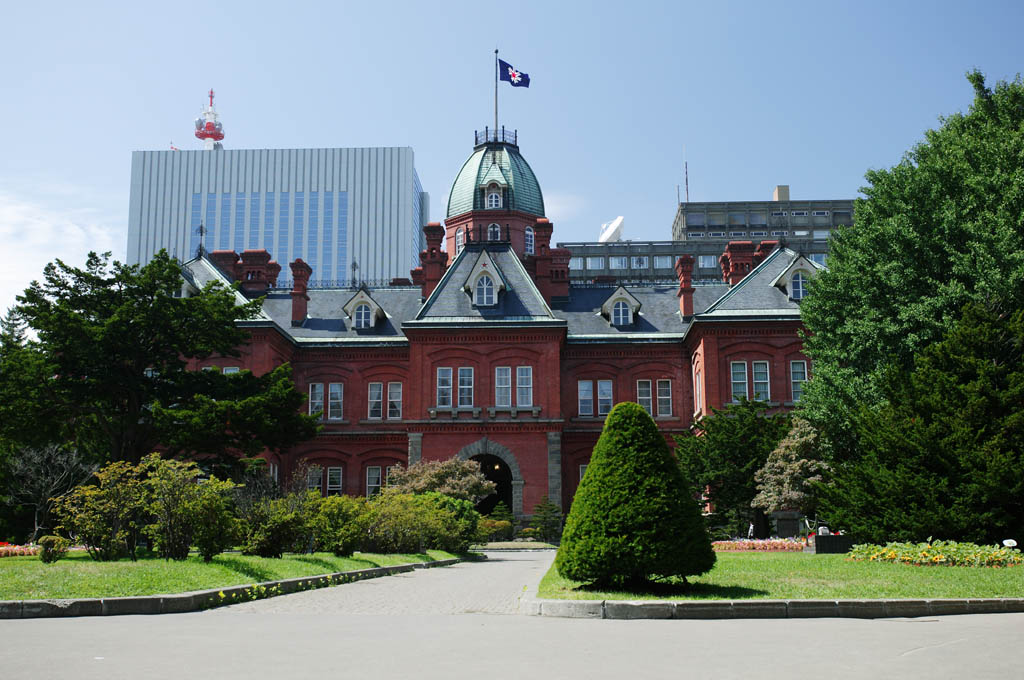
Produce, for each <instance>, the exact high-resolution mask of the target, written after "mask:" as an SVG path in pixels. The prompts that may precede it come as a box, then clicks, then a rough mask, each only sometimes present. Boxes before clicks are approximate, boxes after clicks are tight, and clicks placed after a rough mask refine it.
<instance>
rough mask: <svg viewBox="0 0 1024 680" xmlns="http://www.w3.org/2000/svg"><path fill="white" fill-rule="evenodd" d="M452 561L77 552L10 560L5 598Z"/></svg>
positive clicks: (3, 565)
mask: <svg viewBox="0 0 1024 680" xmlns="http://www.w3.org/2000/svg"><path fill="white" fill-rule="evenodd" d="M452 557H455V555H452V554H450V553H446V552H443V551H440V550H428V551H427V552H426V553H417V554H392V555H376V554H369V553H355V554H354V555H353V556H352V557H335V556H334V555H333V554H331V553H314V554H312V555H299V554H286V555H285V556H284V557H282V558H281V559H273V558H267V557H254V556H250V555H236V554H223V555H218V556H217V557H215V558H213V561H212V562H210V563H205V562H203V560H202V558H201V557H199V556H197V555H193V556H190V557H189V558H188V559H187V560H184V561H181V562H176V561H172V560H162V559H159V558H143V559H139V560H138V561H137V562H132V561H130V560H120V561H117V562H96V561H94V560H92V559H91V558H90V557H89V556H88V555H87V554H86V553H84V552H77V551H76V552H73V553H69V554H68V556H67V557H65V558H64V559H62V560H61V561H59V562H56V563H54V564H43V563H42V561H41V560H40V559H39V558H38V557H5V558H4V559H3V560H0V600H41V599H51V598H56V599H61V598H68V599H70V598H86V597H125V596H131V595H158V594H159V595H169V594H173V593H185V592H189V591H193V590H206V589H209V588H225V587H228V586H236V585H247V584H250V583H258V582H261V581H275V580H280V579H288V578H298V577H301V576H318V575H320V574H327V573H332V572H339V571H353V570H356V569H369V568H371V567H391V566H396V565H399V564H409V563H412V562H433V561H436V560H444V559H450V558H452Z"/></svg>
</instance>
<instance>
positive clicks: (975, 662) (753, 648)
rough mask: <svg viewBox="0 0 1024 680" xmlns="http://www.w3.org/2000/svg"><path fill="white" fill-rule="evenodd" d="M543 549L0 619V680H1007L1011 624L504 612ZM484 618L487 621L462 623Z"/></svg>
mask: <svg viewBox="0 0 1024 680" xmlns="http://www.w3.org/2000/svg"><path fill="white" fill-rule="evenodd" d="M552 557H553V555H552V554H551V553H546V554H539V555H537V554H533V555H530V554H527V555H522V554H513V553H500V554H495V555H494V559H493V560H492V561H489V562H480V563H470V564H463V565H458V566H456V567H449V568H443V569H428V570H423V571H417V572H414V573H412V574H403V575H400V576H393V577H387V578H381V579H375V580H373V581H363V582H358V583H351V584H346V585H342V586H339V587H336V588H329V589H324V590H316V591H310V592H304V593H297V594H295V595H288V596H284V597H281V598H276V599H270V600H263V601H260V602H254V603H248V604H244V605H236V606H234V607H228V608H224V609H218V610H214V611H208V612H196V613H189V614H169V615H163V616H110V617H87V618H77V619H26V620H8V621H0V677H2V678H4V680H6V679H8V678H11V679H16V680H20V679H21V678H46V679H50V678H53V679H54V680H60V679H63V678H68V679H69V680H93V679H95V680H114V679H118V678H146V679H147V680H158V679H162V678H174V679H175V680H180V679H181V678H218V680H229V679H231V678H244V679H245V680H264V679H265V680H281V679H282V678H314V677H316V678H320V677H323V678H330V677H353V678H373V679H374V680H377V679H389V678H396V679H397V678H401V679H402V680H408V679H409V678H416V679H417V680H432V679H434V678H437V679H442V678H443V679H446V680H450V679H453V678H472V679H474V680H478V679H479V678H482V677H486V678H490V679H492V680H505V679H506V678H586V679H587V680H603V679H605V678H608V679H610V680H611V679H614V680H624V679H625V680H633V679H634V678H640V679H646V678H652V679H658V680H663V679H665V678H679V679H687V680H689V679H691V678H709V679H710V678H714V679H716V680H722V679H730V678H744V679H748V678H772V679H778V680H794V679H799V678H827V679H829V680H832V679H838V680H845V679H846V678H851V679H852V678H864V677H870V678H874V679H876V680H877V679H879V678H882V679H886V678H909V677H927V678H938V679H943V678H958V679H963V678H970V679H971V680H974V679H985V678H1000V679H1005V678H1019V677H1022V676H1024V657H1022V655H1021V652H1020V641H1021V640H1022V639H1024V614H991V615H964V616H938V617H924V618H918V619H880V620H861V619H771V620H756V619H747V620H719V621H679V620H676V621H651V620H647V621H611V620H583V619H558V618H546V617H536V616H515V615H508V614H509V613H511V612H512V611H513V610H514V606H513V603H514V602H515V601H516V600H517V599H518V597H519V596H520V594H521V592H522V590H523V586H524V585H527V584H530V585H532V583H531V581H535V580H536V579H539V578H540V576H541V575H542V574H543V572H544V570H545V569H546V568H547V565H548V564H549V562H550V560H551V559H552ZM475 611H487V612H492V613H487V614H479V613H461V612H475Z"/></svg>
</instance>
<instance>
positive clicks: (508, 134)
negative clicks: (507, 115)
mask: <svg viewBox="0 0 1024 680" xmlns="http://www.w3.org/2000/svg"><path fill="white" fill-rule="evenodd" d="M518 139H519V130H506V129H505V126H504V125H502V126H501V129H500V130H495V129H494V128H488V127H485V128H484V131H483V132H480V131H479V130H474V131H473V146H478V145H480V144H487V143H488V142H499V143H502V144H511V145H512V146H519V141H518Z"/></svg>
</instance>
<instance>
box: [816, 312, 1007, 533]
mask: <svg viewBox="0 0 1024 680" xmlns="http://www.w3.org/2000/svg"><path fill="white" fill-rule="evenodd" d="M883 396H884V397H885V402H884V404H883V405H882V406H872V405H864V406H861V408H860V409H859V411H858V413H857V414H856V415H855V417H854V418H853V421H854V424H855V431H856V433H857V435H858V439H859V441H860V443H861V447H862V453H861V455H860V456H859V457H857V458H856V459H852V460H848V461H841V462H839V463H838V466H837V467H836V468H835V469H834V470H833V478H834V485H832V486H829V487H820V492H821V494H822V507H821V509H820V513H821V515H822V516H823V517H825V518H826V520H827V521H828V522H829V526H832V527H836V528H843V529H846V530H847V531H849V532H851V533H853V534H854V535H855V536H856V537H857V538H859V539H861V540H868V541H874V542H884V541H888V540H908V541H920V540H924V539H926V538H927V537H929V536H934V537H936V538H943V539H957V540H967V541H975V542H992V541H999V540H1002V539H1005V538H1011V537H1012V538H1016V539H1017V540H1018V541H1022V540H1024V535H1022V533H1021V532H1022V527H1024V310H1021V309H1020V308H1015V309H1014V310H1013V311H1002V310H1001V308H1000V307H999V306H997V305H994V304H981V303H972V304H970V305H968V306H967V307H966V308H965V309H964V312H963V318H962V319H961V320H960V321H959V322H958V323H957V324H956V325H955V326H954V327H953V328H952V329H950V330H949V332H947V333H946V335H945V337H944V338H943V339H942V340H941V341H939V342H936V343H934V344H932V345H930V346H928V347H927V348H925V349H923V350H922V351H921V352H920V353H919V354H918V356H917V358H916V360H915V363H914V368H913V370H912V371H911V372H909V373H907V372H903V371H897V370H893V371H891V372H890V373H889V374H888V376H887V377H886V380H885V382H884V385H883Z"/></svg>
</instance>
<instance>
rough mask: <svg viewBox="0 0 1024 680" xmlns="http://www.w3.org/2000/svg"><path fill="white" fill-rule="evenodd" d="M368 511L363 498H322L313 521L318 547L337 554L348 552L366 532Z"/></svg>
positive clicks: (352, 550) (347, 553)
mask: <svg viewBox="0 0 1024 680" xmlns="http://www.w3.org/2000/svg"><path fill="white" fill-rule="evenodd" d="M368 511H369V510H368V508H367V507H366V499H365V498H353V497H352V496H330V497H329V498H325V499H324V500H323V502H322V503H320V508H319V510H318V511H317V514H316V516H315V517H314V518H313V523H312V524H313V535H314V536H315V539H316V546H317V549H318V550H326V551H328V552H332V553H334V554H335V555H337V556H338V557H348V556H349V555H351V554H352V553H353V552H355V550H356V549H357V548H358V547H359V544H360V542H361V541H362V540H363V538H364V536H365V534H366V525H367V519H368V518H367V513H368Z"/></svg>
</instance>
